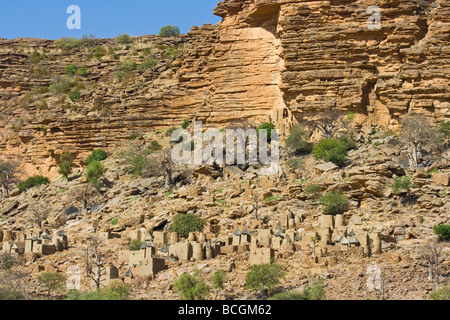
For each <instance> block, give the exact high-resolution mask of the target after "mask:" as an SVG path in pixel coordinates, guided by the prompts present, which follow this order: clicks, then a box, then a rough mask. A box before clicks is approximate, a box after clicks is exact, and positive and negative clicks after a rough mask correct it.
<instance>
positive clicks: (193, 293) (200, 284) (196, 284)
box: [172, 270, 210, 300]
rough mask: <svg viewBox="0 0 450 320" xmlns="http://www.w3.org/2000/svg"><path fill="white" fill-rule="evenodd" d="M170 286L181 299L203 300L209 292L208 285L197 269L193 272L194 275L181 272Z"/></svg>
mask: <svg viewBox="0 0 450 320" xmlns="http://www.w3.org/2000/svg"><path fill="white" fill-rule="evenodd" d="M172 286H173V288H174V289H175V290H176V291H177V292H178V294H179V295H180V297H181V299H182V300H205V299H206V298H207V297H208V296H209V293H210V288H209V286H208V285H207V284H206V283H205V281H204V279H203V277H202V275H201V274H200V272H199V271H198V270H197V271H195V272H194V275H190V274H187V273H184V274H182V275H181V276H180V277H179V278H178V280H176V281H175V282H174V283H173V284H172Z"/></svg>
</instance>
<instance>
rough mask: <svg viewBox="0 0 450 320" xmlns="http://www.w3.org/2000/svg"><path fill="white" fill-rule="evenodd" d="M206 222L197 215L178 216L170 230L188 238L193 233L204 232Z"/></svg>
mask: <svg viewBox="0 0 450 320" xmlns="http://www.w3.org/2000/svg"><path fill="white" fill-rule="evenodd" d="M205 225H206V222H205V221H204V220H203V219H201V218H200V217H198V216H196V215H195V214H181V213H180V214H177V215H176V216H175V217H174V219H173V221H172V225H171V226H170V230H171V231H173V232H176V233H178V234H180V235H182V236H183V237H187V236H188V235H189V233H191V232H197V231H200V232H201V231H202V230H203V228H204V227H205Z"/></svg>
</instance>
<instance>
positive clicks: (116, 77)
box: [113, 71, 127, 82]
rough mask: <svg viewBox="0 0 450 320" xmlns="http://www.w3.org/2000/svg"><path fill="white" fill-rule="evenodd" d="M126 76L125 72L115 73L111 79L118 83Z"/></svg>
mask: <svg viewBox="0 0 450 320" xmlns="http://www.w3.org/2000/svg"><path fill="white" fill-rule="evenodd" d="M126 76H127V73H126V72H125V71H115V72H114V73H113V78H114V80H115V81H117V82H120V81H122V80H123V79H125V77H126Z"/></svg>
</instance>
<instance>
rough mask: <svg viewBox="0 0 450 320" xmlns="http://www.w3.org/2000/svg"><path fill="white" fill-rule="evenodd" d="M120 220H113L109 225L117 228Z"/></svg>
mask: <svg viewBox="0 0 450 320" xmlns="http://www.w3.org/2000/svg"><path fill="white" fill-rule="evenodd" d="M119 220H120V218H114V219H112V220H111V225H113V226H117V224H118V223H119Z"/></svg>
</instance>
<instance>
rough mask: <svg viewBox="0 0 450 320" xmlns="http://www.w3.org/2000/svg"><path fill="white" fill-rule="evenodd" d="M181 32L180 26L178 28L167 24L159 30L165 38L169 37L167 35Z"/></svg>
mask: <svg viewBox="0 0 450 320" xmlns="http://www.w3.org/2000/svg"><path fill="white" fill-rule="evenodd" d="M179 34H180V28H178V27H177V26H171V25H168V26H165V27H162V28H161V29H160V30H159V35H160V36H161V37H163V38H167V37H176V36H178V35H179Z"/></svg>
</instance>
